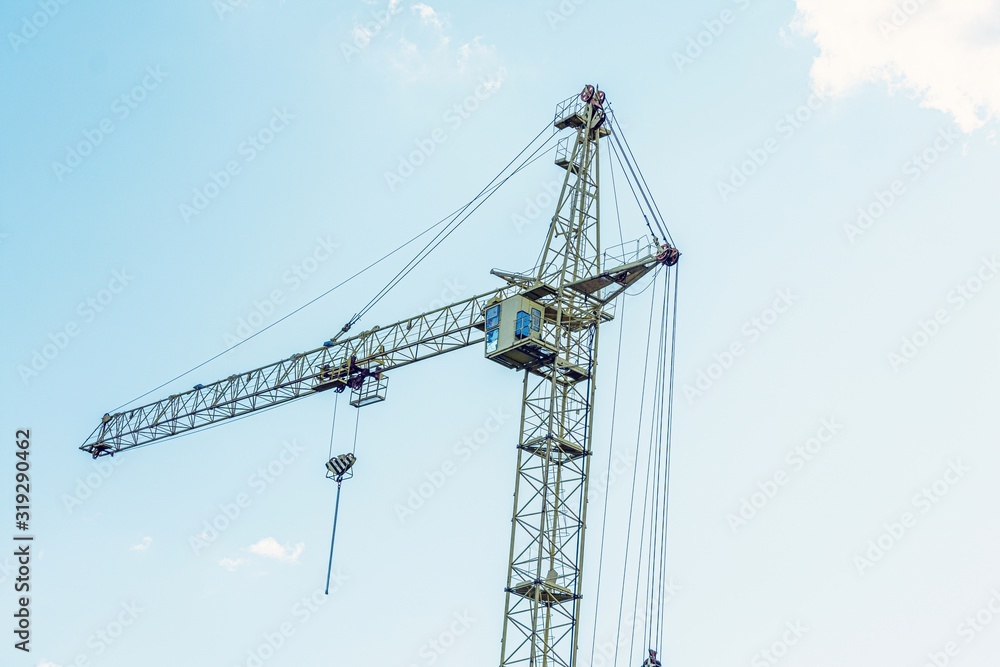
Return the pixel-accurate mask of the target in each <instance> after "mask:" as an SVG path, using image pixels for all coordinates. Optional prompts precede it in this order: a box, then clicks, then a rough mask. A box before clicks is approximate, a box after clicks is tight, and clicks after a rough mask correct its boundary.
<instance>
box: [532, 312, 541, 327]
mask: <svg viewBox="0 0 1000 667" xmlns="http://www.w3.org/2000/svg"><path fill="white" fill-rule="evenodd" d="M541 328H542V311H540V310H538V309H537V308H532V309H531V330H532V331H538V330H539V329H541Z"/></svg>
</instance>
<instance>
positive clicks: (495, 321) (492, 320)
mask: <svg viewBox="0 0 1000 667" xmlns="http://www.w3.org/2000/svg"><path fill="white" fill-rule="evenodd" d="M499 325H500V306H499V304H498V305H496V306H492V307H490V308H487V309H486V328H487V329H493V328H496V327H497V326H499Z"/></svg>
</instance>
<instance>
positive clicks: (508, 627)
mask: <svg viewBox="0 0 1000 667" xmlns="http://www.w3.org/2000/svg"><path fill="white" fill-rule="evenodd" d="M609 115H610V116H612V117H613V114H611V113H610V105H609V104H608V103H607V101H606V100H605V95H604V92H603V91H601V90H598V89H597V88H595V87H594V86H590V85H588V86H586V87H585V88H584V89H583V91H582V93H580V94H578V95H574V96H572V97H570V98H568V99H567V100H565V101H563V102H562V103H560V104H559V105H558V106H557V111H556V115H555V119H554V127H555V129H556V130H571V132H570V133H569V136H566V137H565V138H564V139H562V141H561V142H560V143H559V144H558V145H557V150H556V164H557V165H559V166H560V167H562V168H563V169H565V177H564V178H563V181H562V187H561V190H560V194H559V198H558V203H557V205H556V209H555V212H554V214H553V216H552V218H551V224H550V225H549V227H548V233H547V236H546V239H545V243H544V245H543V247H542V250H541V254H540V256H539V260H538V263H537V265H536V267H535V268H534V269H533V270H532V271H529V272H524V273H514V272H507V271H499V270H493V271H492V273H493V274H494V275H495V276H497V277H499V278H500V279H502V280H503V281H504V283H505V284H504V285H503V286H501V287H498V288H496V289H493V290H490V291H487V292H484V293H482V294H478V295H476V296H473V297H471V298H468V299H465V300H462V301H458V302H456V303H453V304H451V305H448V306H444V307H442V308H438V309H436V310H432V311H429V312H425V313H420V314H418V315H414V316H411V317H407V318H406V319H403V320H400V321H398V322H395V323H393V324H390V325H388V326H381V327H374V328H371V329H369V330H367V331H363V332H361V333H358V334H355V335H353V336H350V337H343V336H345V334H346V333H347V330H348V329H349V328H350V325H346V326H345V327H344V329H343V330H342V331H341V332H340V333H338V334H337V336H334V337H333V338H332V339H330V340H328V341H326V342H325V343H324V344H323V346H322V347H319V348H316V349H314V350H310V351H308V352H303V353H300V354H293V355H292V356H291V357H289V358H287V359H282V360H280V361H277V362H274V363H272V364H269V365H266V366H262V367H260V368H257V369H254V370H251V371H247V372H243V373H237V374H235V375H231V376H229V377H227V378H225V379H222V380H219V381H217V382H213V383H211V384H207V385H200V384H199V385H196V386H195V387H194V388H193V389H191V390H189V391H185V392H183V393H179V394H174V395H171V396H168V397H167V398H164V399H162V400H158V401H154V402H152V403H149V404H147V405H143V406H141V407H135V408H132V409H126V410H123V411H120V412H115V413H113V414H105V415H104V416H103V418H102V419H101V422H100V424H99V425H98V427H97V428H96V429H95V430H94V432H93V433H92V434H91V436H90V437H89V438H88V439H87V441H86V442H85V443H84V444H83V445H81V447H80V449H81V450H83V451H85V452H87V453H89V454H91V455H92V456H93V457H94V458H97V457H100V456H114V455H115V454H118V453H121V452H124V451H129V450H131V449H134V448H138V447H142V446H146V445H149V444H152V443H155V442H159V441H162V440H166V439H168V438H172V437H175V436H179V435H181V434H184V433H187V432H190V431H193V430H196V429H199V428H202V427H206V426H212V425H216V424H219V423H220V422H224V421H226V420H231V419H236V418H239V417H243V416H245V415H249V414H251V413H254V412H258V411H261V410H265V409H267V408H271V407H275V406H277V405H281V404H283V403H287V402H289V401H293V400H296V399H299V398H304V397H306V396H312V395H315V394H320V393H323V392H325V391H329V390H333V391H335V392H343V391H346V390H350V392H351V401H350V402H351V404H352V405H353V406H355V407H363V406H365V405H369V404H372V403H375V402H378V401H381V400H384V399H385V396H386V387H387V384H386V383H387V374H390V373H392V372H394V371H396V370H397V369H400V368H402V367H404V366H408V365H410V364H413V363H415V362H418V361H423V360H425V359H430V358H432V357H436V356H438V355H441V354H444V353H446V352H451V351H453V350H459V349H462V348H465V347H469V346H472V345H483V346H484V354H485V357H486V358H488V359H490V360H492V361H494V362H497V363H499V364H502V365H503V366H506V367H508V368H511V369H514V370H517V371H519V372H520V374H521V376H522V398H521V425H520V436H519V438H518V442H517V471H516V478H515V485H514V507H513V519H512V521H511V537H510V553H509V559H508V568H507V577H506V585H505V587H504V591H505V594H506V596H505V606H504V623H503V634H502V640H501V657H500V665H501V667H507V666H511V665H530V666H533V667H534V666H539V667H541V666H545V667H548V666H550V665H551V666H562V667H573V666H574V665H576V664H578V663H577V655H576V654H577V646H578V640H579V634H580V624H579V622H578V621H579V618H580V609H581V599H582V594H581V591H582V573H583V553H584V535H585V527H586V520H587V516H586V512H587V489H588V480H589V472H590V461H591V458H592V456H591V454H592V449H591V441H592V439H593V435H592V434H593V424H594V411H593V409H592V408H593V405H594V398H595V392H596V387H597V384H596V367H597V366H596V358H597V348H598V340H599V331H600V327H601V325H602V324H603V323H605V322H608V321H610V320H611V319H612V318H613V314H614V311H613V301H614V300H615V299H616V298H617V297H618V296H619V295H621V294H622V293H623V292H624V291H625V290H626V289H628V288H629V287H630V286H632V285H634V284H635V283H636V282H637V281H639V280H640V279H641V278H643V276H645V275H647V274H649V273H651V272H653V271H654V270H656V269H658V268H660V267H666V269H667V271H668V272H669V271H671V270H672V267H674V266H675V265H676V264H677V262H678V259H679V257H680V253H679V252H678V251H677V249H676V248H675V247H674V246H673V245H672V242H669V241H668V240H666V239H664V240H660V239H658V238H657V235H656V234H655V233H654V235H653V240H652V242H649V243H646V244H645V245H643V244H641V243H640V244H637V245H635V246H634V247H633V248H631V249H630V251H629V252H622V253H620V254H619V255H618V256H617V257H612V256H611V255H609V254H608V253H603V252H602V245H601V234H600V190H599V187H598V185H599V171H600V162H599V158H600V152H601V144H602V142H606V141H607V140H608V137H612V138H613V139H615V140H617V137H614V136H613V129H612V127H611V126H612V123H611V122H609ZM623 152H624V149H622V152H620V153H619V155H618V158H619V160H621V159H622V153H623ZM628 153H629V154H630V153H631V150H630V149H629V151H628ZM626 156H627V154H626ZM626 160H627V157H626ZM623 167H624V165H623ZM629 168H630V169H632V165H631V163H629ZM634 176H635V174H634V171H633V177H634ZM636 186H637V187H638V188H639V190H640V192H641V193H642V197H643V198H644V199H646V201H647V206H648V199H647V197H648V193H647V191H646V189H644V181H636ZM633 192H634V190H633ZM637 201H638V196H637ZM646 214H648V216H652V217H653V218H654V221H655V222H656V223H657V224H658V225H662V220H660V219H659V218H658V215H659V212H658V210H655V209H654V208H648V210H647V211H646V212H645V213H644V215H646ZM646 222H647V226H649V218H648V217H647V221H646ZM661 229H662V230H663V231H665V226H661ZM650 230H651V231H652V227H650ZM667 238H668V239H669V234H668V233H667ZM353 459H354V457H353V455H352V456H350V459H349V460H348V459H345V458H343V457H341V458H340V460H335V459H331V462H330V463H329V464H327V466H328V469H329V470H330V471H331V474H333V473H336V474H338V475H341V476H342V475H343V473H344V471H345V470H346V469H347V468H348V467H349V466H350V465H353V463H354V460H353ZM337 481H338V483H339V481H340V479H339V477H338V478H337Z"/></svg>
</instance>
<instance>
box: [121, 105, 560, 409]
mask: <svg viewBox="0 0 1000 667" xmlns="http://www.w3.org/2000/svg"><path fill="white" fill-rule="evenodd" d="M549 124H550V123H549V122H546V124H545V126H544V127H543V128H542V130H541V131H539V133H538V134H536V135H535V137H534V138H533V139H532V140H531V141H529V142H528V144H527V145H526V146H525V147H524V148H522V149H521V150H520V151H519V152H518V154H517V155H516V156H515V157H514V159H512V160H511V161H510V162H508V163H507V165H505V166H504V168H503V169H502V170H500V172H499V173H498V174H497V175H496V176H494V177H493V179H492V180H491V181H490V182H489V184H487V185H486V187H484V188H483V189H482V190H480V192H479V193H478V194H477V195H476V196H475V197H473V198H472V199H471V200H470V201H468V202H467V203H466V204H464V205H462V206H460V207H459V208H457V209H455V210H454V211H452V212H451V213H449V214H448V215H446V216H445V217H443V218H441V219H440V220H438V221H437V222H435V223H434V224H433V225H431V226H430V227H428V228H427V229H425V230H423V231H422V232H420V233H418V234H416V235H415V236H413V237H412V238H410V239H409V240H407V241H404V242H403V243H401V244H400V245H399V246H397V247H396V248H394V249H393V250H390V251H389V252H387V253H386V254H384V255H382V256H381V257H380V258H378V259H376V260H375V261H373V262H371V263H370V264H368V265H367V266H365V267H364V268H362V269H360V270H358V271H356V272H355V273H353V274H352V275H350V276H348V277H347V278H345V279H344V280H342V281H341V282H339V283H337V284H336V285H334V286H333V287H331V288H330V289H328V290H326V291H325V292H323V293H322V294H320V295H318V296H316V297H314V298H312V299H310V300H309V301H307V302H306V303H304V304H302V305H301V306H299V307H298V308H296V309H295V310H293V311H291V312H290V313H288V314H286V315H283V316H282V317H280V318H278V319H277V320H275V321H274V322H271V323H270V324H268V325H267V326H265V327H262V328H261V329H258V330H257V331H255V332H253V333H252V334H250V335H249V336H247V337H246V338H244V339H242V340H240V341H237V342H236V343H234V344H233V345H231V346H229V347H227V348H226V349H224V350H222V351H221V352H218V353H217V354H215V355H213V356H211V357H209V358H208V359H206V360H205V361H203V362H201V363H199V364H197V365H196V366H193V367H191V368H189V369H188V370H186V371H184V372H183V373H180V374H179V375H175V376H174V377H172V378H170V379H169V380H166V381H165V382H162V383H161V384H159V385H157V386H155V387H153V388H152V389H150V390H149V391H146V392H143V393H142V394H139V395H138V396H136V397H135V398H133V399H131V400H129V401H126V402H125V403H122V404H121V405H119V406H118V407H116V408H114V409H112V410H111V412H112V413H115V412H118V411H119V410H121V409H122V408H125V407H127V406H129V405H131V404H133V403H135V402H136V401H138V400H140V399H142V398H145V397H146V396H149V395H150V394H152V393H153V392H155V391H159V390H160V389H163V388H164V387H166V386H167V385H169V384H171V383H173V382H176V381H177V380H180V379H181V378H183V377H185V376H187V375H190V374H191V373H193V372H194V371H196V370H198V369H199V368H202V367H203V366H206V365H207V364H209V363H211V362H213V361H215V360H216V359H219V358H220V357H222V356H224V355H226V354H228V353H230V352H232V351H233V350H235V349H236V348H238V347H240V346H241V345H243V344H244V343H247V342H249V341H250V340H252V339H254V338H256V337H257V336H259V335H260V334H262V333H264V332H265V331H267V330H269V329H271V328H273V327H275V326H277V325H278V324H281V323H282V322H284V321H285V320H287V319H288V318H290V317H292V316H294V315H297V314H298V313H300V312H301V311H303V310H305V309H306V308H308V307H309V306H311V305H313V304H314V303H316V302H317V301H319V300H320V299H322V298H324V297H326V296H329V295H330V294H332V293H333V292H335V291H337V290H338V289H340V288H341V287H343V286H345V285H347V284H348V283H349V282H351V281H352V280H354V279H355V278H358V277H359V276H361V275H363V274H365V273H367V272H368V271H370V270H371V269H373V268H375V267H376V266H378V265H379V264H381V263H382V262H384V261H385V260H387V259H389V258H390V257H392V256H393V255H395V254H396V253H398V252H400V251H401V250H403V249H404V248H406V247H407V246H409V245H411V244H413V243H415V242H416V241H417V240H418V239H420V238H421V237H423V236H426V235H427V234H429V233H430V232H432V231H434V230H435V229H438V228H439V227H441V226H442V225H444V229H442V230H440V231H438V232H437V234H435V235H434V237H433V238H432V239H431V240H430V241H429V242H428V243H427V244H426V245H424V246H423V247H422V248H421V249H420V250H419V251H418V252H417V254H416V255H415V256H414V257H413V258H411V259H410V260H409V261H408V262H407V263H406V264H405V265H404V268H403V269H401V270H400V271H399V272H398V273H397V274H396V275H395V276H394V277H393V278H392V279H391V280H390V281H389V283H388V284H387V285H386V286H385V287H383V288H382V289H381V290H379V292H378V293H377V294H376V295H375V297H373V298H372V299H371V301H369V302H368V304H366V305H365V307H364V308H362V309H361V310H360V311H358V313H356V314H355V315H354V316H353V317H352V318H351V319H350V320H349V321H348V323H347V324H345V325H344V328H343V329H342V330H341V333H343V332H344V331H346V330H347V329H349V328H350V327H351V326H353V325H354V324H356V323H357V321H358V320H359V319H360V318H361V317H362V316H363V315H364V314H365V313H367V312H368V311H369V310H371V308H372V307H374V306H375V304H377V303H378V302H379V301H380V300H381V299H382V298H383V297H384V296H385V295H386V294H387V293H388V292H389V290H391V289H392V288H393V287H395V286H396V285H397V284H399V282H400V280H402V279H403V278H405V277H406V275H408V274H409V273H410V272H411V271H412V270H413V269H414V268H416V266H417V265H418V264H419V263H420V262H422V261H423V260H424V259H426V258H427V256H428V255H429V254H430V253H431V252H433V251H434V250H435V249H436V248H437V247H438V246H440V245H441V243H443V242H444V240H445V239H446V238H448V236H450V235H451V234H452V233H453V232H454V231H455V230H456V229H457V228H458V227H459V226H461V224H462V223H464V222H465V221H466V220H467V219H468V218H469V216H470V215H472V213H474V212H475V211H476V210H477V209H478V208H479V207H480V206H482V205H483V204H484V203H485V202H486V201H487V200H488V199H489V198H490V197H491V196H493V194H494V193H495V192H496V191H497V190H498V189H500V188H501V187H502V186H503V185H504V184H506V183H507V181H509V180H510V179H511V178H512V177H513V176H514V175H515V174H517V173H519V172H520V171H521V170H523V169H525V168H526V167H528V166H530V165H531V164H532V163H534V162H535V161H537V160H538V159H540V158H541V157H543V156H544V155H546V154H547V153H549V152H550V151H551V150H553V148H554V146H552V147H549V148H548V149H547V150H544V151H543V150H542V149H544V148H545V146H547V145H548V144H549V143H550V142H551V141H552V139H553V137H554V136H555V135H552V136H550V137H549V138H548V139H546V140H545V141H544V142H542V144H541V145H540V146H539V147H538V148H536V149H535V150H534V151H533V152H532V153H531V154H530V155H529V156H528V157H527V158H525V159H524V160H523V161H522V162H521V164H519V165H518V166H517V168H516V169H514V170H513V171H512V172H511V173H509V174H507V175H506V176H504V174H505V173H506V172H507V170H508V169H509V168H510V166H511V165H512V164H514V162H515V161H516V160H517V159H518V158H519V157H521V156H522V155H523V154H524V153H525V151H527V150H528V149H529V148H531V146H532V145H533V144H534V143H535V142H536V141H538V138H539V137H541V136H542V135H543V134H544V133H545V130H546V129H548V127H549ZM470 207H471V210H470ZM338 335H339V334H338Z"/></svg>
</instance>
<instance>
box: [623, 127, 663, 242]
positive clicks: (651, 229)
mask: <svg viewBox="0 0 1000 667" xmlns="http://www.w3.org/2000/svg"><path fill="white" fill-rule="evenodd" d="M611 153H612V154H613V155H614V156H615V158H617V160H618V164H619V165H621V168H622V173H625V164H624V163H623V162H622V156H621V155H620V153H619V150H618V149H617V148H615V145H614V144H613V143H612V144H611ZM625 182H626V183H628V187H629V190H631V191H632V197H634V198H635V203H636V206H638V207H639V211H640V212H642V202H640V201H639V195H637V194H636V192H635V186H634V185H633V184H632V181H631V180H629V178H628V174H627V173H625ZM642 217H643V219H644V220H645V222H646V229H648V230H649V233H650V234H651V235H652V236H653V237H654V238H657V237H658V235H657V233H656V232H655V231H654V230H653V228H652V226H651V225H650V224H649V216H647V215H646V214H645V213H643V214H642Z"/></svg>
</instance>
